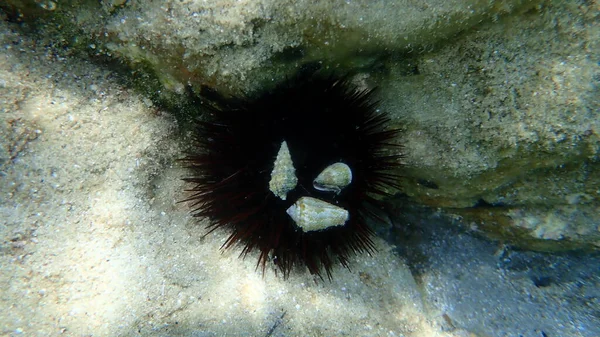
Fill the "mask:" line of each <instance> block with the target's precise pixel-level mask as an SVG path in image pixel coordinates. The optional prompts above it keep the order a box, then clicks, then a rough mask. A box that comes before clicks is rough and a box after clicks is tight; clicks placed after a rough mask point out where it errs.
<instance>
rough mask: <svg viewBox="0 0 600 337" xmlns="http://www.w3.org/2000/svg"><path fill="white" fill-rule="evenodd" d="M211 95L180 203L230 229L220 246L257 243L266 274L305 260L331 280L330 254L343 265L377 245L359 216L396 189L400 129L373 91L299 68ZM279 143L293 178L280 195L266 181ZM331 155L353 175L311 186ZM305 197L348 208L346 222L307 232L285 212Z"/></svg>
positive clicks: (284, 270) (286, 269)
mask: <svg viewBox="0 0 600 337" xmlns="http://www.w3.org/2000/svg"><path fill="white" fill-rule="evenodd" d="M212 96H213V97H212V98H211V99H210V102H209V104H207V105H208V106H209V108H208V115H209V116H208V117H206V118H204V119H203V120H201V121H198V123H197V127H196V129H195V142H196V144H195V151H197V152H195V153H191V154H189V155H188V156H187V157H186V158H184V161H185V162H186V163H187V164H188V165H187V166H188V167H189V168H190V169H191V177H189V178H185V181H187V182H189V183H191V184H192V187H191V188H190V189H189V190H188V191H190V192H191V195H190V197H189V198H188V199H187V200H186V201H189V202H191V207H192V209H193V210H192V214H193V215H194V216H197V217H208V218H209V219H210V220H211V224H210V226H209V230H210V231H212V230H215V229H217V228H225V229H227V230H229V231H230V232H231V235H230V236H229V238H228V239H227V241H226V243H225V244H224V248H229V247H231V246H232V245H234V244H236V243H240V244H242V245H243V247H244V248H243V250H242V256H245V255H247V254H248V253H250V252H252V251H254V250H258V251H260V256H259V258H258V265H262V268H263V272H264V268H265V265H266V263H267V261H272V262H273V263H274V264H275V265H276V266H277V267H278V268H279V269H280V270H281V271H282V273H283V274H284V277H287V276H288V275H289V273H290V271H291V270H292V268H294V267H295V266H302V265H305V266H306V267H307V268H308V270H309V271H310V273H311V274H316V275H318V276H321V272H322V271H323V270H324V271H325V272H326V273H327V276H328V277H329V278H330V279H331V269H332V265H333V264H334V261H335V260H336V259H337V260H338V261H339V262H340V263H341V264H342V265H344V266H346V267H347V266H348V258H349V256H351V255H352V254H355V253H362V252H372V251H373V250H374V245H373V242H372V240H371V236H372V235H373V232H372V230H371V229H370V228H369V227H368V225H367V223H366V218H367V217H376V216H377V215H376V213H375V212H374V211H373V210H374V207H376V206H377V203H378V201H377V195H379V196H383V197H385V196H388V192H386V191H387V190H389V189H390V188H398V186H397V181H398V178H399V177H398V175H397V174H396V173H394V172H393V171H394V169H397V168H398V166H399V165H400V164H399V159H400V158H401V154H400V153H399V151H400V147H399V146H398V145H396V144H394V138H395V137H396V136H397V134H398V132H399V131H398V130H397V129H389V130H388V129H386V124H387V123H388V122H389V120H390V119H389V117H388V116H387V115H386V114H384V113H382V112H379V111H378V110H377V109H376V105H377V104H376V103H375V102H373V101H372V99H371V96H372V91H371V90H363V91H360V90H357V89H356V88H355V87H353V86H352V85H351V84H350V83H349V82H348V81H347V80H346V79H340V78H335V77H333V76H328V77H327V76H320V75H315V74H312V73H311V74H306V73H304V74H301V75H298V76H296V77H295V78H293V79H290V80H287V81H285V82H284V83H282V84H280V85H279V86H277V87H276V88H275V89H273V90H269V91H268V92H266V93H263V94H262V95H259V96H257V97H253V98H223V97H218V96H216V95H212ZM284 142H285V144H287V148H286V152H287V150H289V155H291V160H292V161H293V166H294V168H295V177H296V178H294V179H297V184H296V183H295V181H294V184H293V187H292V188H291V190H290V191H289V192H287V191H286V192H287V195H286V196H287V198H286V196H285V195H284V196H283V197H278V196H277V195H276V193H274V192H272V189H270V182H271V180H272V179H271V175H272V173H273V169H274V165H275V164H274V163H275V159H276V158H277V157H278V156H277V155H278V153H279V152H280V151H281V150H282V148H283V147H284V146H283V144H284ZM288 157H289V156H288ZM337 162H341V163H345V164H346V165H347V166H348V167H349V168H350V169H351V170H352V171H351V172H352V182H351V183H350V184H349V185H348V186H347V187H345V188H343V190H341V191H337V192H339V193H334V192H331V191H327V190H322V189H317V188H315V187H314V186H313V180H314V179H315V177H317V176H318V175H319V173H320V172H322V171H323V169H324V168H326V167H327V166H328V165H330V164H333V163H337ZM292 171H293V170H292ZM292 174H293V172H292ZM302 197H311V198H315V199H319V200H320V201H324V202H326V203H327V204H328V205H331V207H335V208H336V209H342V210H347V212H348V213H347V215H348V216H347V218H346V220H347V221H345V222H342V223H340V224H338V225H336V226H331V227H328V226H324V227H327V228H324V229H320V230H310V231H307V230H304V229H303V228H301V227H299V226H298V225H297V224H296V222H295V221H294V220H293V219H292V218H291V216H290V215H288V212H289V208H290V206H292V205H294V203H296V202H297V201H298V200H299V199H300V198H302ZM311 198H308V199H311ZM284 199H285V200H284ZM286 210H288V212H286Z"/></svg>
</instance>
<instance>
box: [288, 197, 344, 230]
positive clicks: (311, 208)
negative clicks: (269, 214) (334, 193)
mask: <svg viewBox="0 0 600 337" xmlns="http://www.w3.org/2000/svg"><path fill="white" fill-rule="evenodd" d="M286 212H287V214H289V216H290V217H291V218H292V219H293V220H294V221H295V222H296V225H298V227H300V228H302V230H303V231H305V232H310V231H318V230H323V229H327V228H330V227H334V226H341V225H343V224H345V223H346V221H348V218H349V217H350V215H349V213H348V211H347V210H345V209H343V208H341V207H338V206H335V205H332V204H330V203H328V202H325V201H322V200H319V199H315V198H311V197H302V198H300V199H298V200H297V201H296V203H295V204H293V205H292V206H290V208H288V209H287V211H286Z"/></svg>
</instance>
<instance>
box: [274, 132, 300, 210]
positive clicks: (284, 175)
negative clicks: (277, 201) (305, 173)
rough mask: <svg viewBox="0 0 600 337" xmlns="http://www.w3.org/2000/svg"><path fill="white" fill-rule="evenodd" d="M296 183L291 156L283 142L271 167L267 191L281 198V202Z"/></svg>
mask: <svg viewBox="0 0 600 337" xmlns="http://www.w3.org/2000/svg"><path fill="white" fill-rule="evenodd" d="M297 183H298V178H296V169H295V168H294V163H293V162H292V155H291V154H290V150H289V149H288V146H287V143H286V142H285V141H283V142H282V143H281V147H280V148H279V152H278V153H277V158H276V159H275V164H274V165H273V171H272V172H271V181H269V190H270V191H271V192H273V194H275V195H276V196H278V197H279V198H281V200H285V199H286V198H287V194H288V192H289V191H291V190H293V189H294V188H296V184H297Z"/></svg>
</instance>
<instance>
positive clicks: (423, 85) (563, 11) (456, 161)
mask: <svg viewBox="0 0 600 337" xmlns="http://www.w3.org/2000/svg"><path fill="white" fill-rule="evenodd" d="M599 22H600V5H599V4H598V2H594V1H591V2H590V1H587V2H576V3H572V2H559V1H549V2H545V3H544V5H543V6H541V7H539V8H536V9H533V10H531V11H529V12H526V13H523V14H521V15H515V16H511V17H507V18H504V19H502V20H500V21H498V22H495V23H493V24H487V25H484V26H481V27H479V29H478V30H477V31H476V32H470V33H468V34H464V35H463V36H462V37H461V38H460V39H458V40H456V41H452V42H451V43H449V44H448V45H447V46H445V47H443V48H441V49H439V50H437V51H435V52H433V53H429V54H425V55H416V56H415V57H414V58H413V59H412V60H411V61H409V62H407V60H401V61H400V62H397V63H395V64H392V65H390V66H389V68H390V69H391V72H390V73H389V74H386V76H385V78H386V79H383V80H381V81H380V82H379V84H380V87H381V91H382V96H383V100H382V101H383V104H384V108H385V109H386V110H388V111H391V112H393V113H394V114H395V115H396V117H397V118H398V119H397V121H398V123H399V124H401V125H405V128H406V130H407V131H406V133H405V134H404V137H403V142H404V144H406V152H407V159H406V162H407V165H408V166H409V167H408V170H407V172H406V175H407V176H408V179H407V180H406V181H405V184H404V185H405V192H406V193H407V194H408V195H410V196H411V197H413V198H414V199H416V200H418V201H420V202H422V203H425V204H428V205H432V206H436V207H442V208H445V209H448V210H449V211H450V212H451V213H455V214H458V215H461V216H464V217H465V218H466V220H467V222H468V221H473V225H474V226H479V227H480V228H481V229H483V230H485V231H488V232H491V233H493V234H494V235H496V236H497V237H500V238H511V239H514V241H513V242H519V243H520V244H522V245H523V246H525V247H528V248H536V249H550V250H552V249H564V248H573V247H588V248H592V247H600V193H599V187H600V163H599V160H600V156H599V153H600V152H599V151H600V63H599V59H598V55H600V38H599V37H600V24H599Z"/></svg>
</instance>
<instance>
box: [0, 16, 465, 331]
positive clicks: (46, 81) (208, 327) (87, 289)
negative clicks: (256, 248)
mask: <svg viewBox="0 0 600 337" xmlns="http://www.w3.org/2000/svg"><path fill="white" fill-rule="evenodd" d="M1 30H2V34H0V39H1V42H2V44H1V48H2V53H1V54H0V104H1V107H2V115H1V118H2V119H1V124H0V125H1V128H2V129H0V132H1V133H0V135H1V139H0V142H1V145H2V152H1V153H0V155H1V158H2V162H1V163H0V164H1V171H0V235H1V237H2V241H1V246H0V270H1V273H0V289H1V290H0V335H8V336H12V335H15V336H16V335H24V336H51V335H60V334H63V335H68V336H118V335H124V336H135V335H142V336H176V335H181V336H226V335H228V336H239V335H245V336H267V335H272V336H333V335H337V336H340V335H347V336H467V335H468V334H467V333H466V332H463V331H460V330H453V331H452V332H443V331H442V328H441V325H440V324H439V322H436V320H435V319H434V320H431V319H429V318H428V317H427V316H426V314H425V313H424V306H423V303H422V300H421V296H420V294H419V292H418V290H417V288H416V285H415V282H414V280H413V278H412V276H411V274H410V271H409V270H408V268H407V267H406V265H405V264H404V263H403V262H402V259H401V258H399V257H398V256H396V255H395V254H394V253H393V249H392V247H391V246H389V245H388V244H387V243H385V242H384V241H383V240H381V239H377V240H376V244H377V246H378V249H379V252H378V253H376V254H375V255H374V256H368V255H364V256H359V257H357V258H356V259H353V260H352V261H351V264H350V267H351V269H352V270H351V271H348V270H346V269H344V268H341V267H338V268H335V269H334V271H333V274H334V280H333V281H332V282H328V281H325V282H315V281H314V279H313V278H312V277H311V276H309V275H308V274H307V273H306V272H304V271H299V272H294V273H292V276H291V277H290V278H289V279H288V280H283V279H282V278H281V277H278V276H276V275H275V273H274V272H273V271H272V270H271V269H270V268H267V271H266V273H265V275H264V276H263V275H262V272H261V271H260V270H256V268H255V263H256V256H254V254H251V255H252V256H248V257H247V258H246V259H240V258H238V254H239V253H240V250H239V249H232V250H230V251H226V252H222V251H221V250H220V247H221V245H222V244H223V242H224V240H225V239H226V236H227V233H224V232H220V231H217V232H215V233H213V234H211V235H209V236H207V237H203V234H204V233H205V229H204V226H203V223H202V221H201V220H198V219H193V218H191V217H190V216H189V214H188V208H187V207H186V206H185V205H184V204H180V203H177V201H178V200H180V199H181V198H182V197H183V195H182V193H181V191H182V189H183V188H184V186H183V183H182V182H181V181H180V178H181V177H182V176H184V175H185V171H184V170H183V169H182V168H181V167H178V166H177V164H176V161H175V160H176V159H177V158H179V157H181V156H182V148H183V146H182V144H183V143H182V140H181V139H185V137H182V136H181V135H178V133H177V132H178V128H177V124H176V121H175V120H174V118H172V117H171V116H169V115H165V114H164V113H163V112H161V111H159V110H157V109H156V108H154V107H153V106H152V105H151V104H150V103H149V102H147V101H145V100H144V99H143V98H141V97H139V96H137V95H136V94H135V93H134V92H132V91H131V90H129V89H126V88H123V87H122V86H121V85H120V84H118V83H117V82H116V81H115V80H114V78H113V74H111V72H110V71H109V70H106V69H101V68H99V67H97V66H95V65H92V64H89V63H85V62H83V61H80V60H77V59H71V58H60V57H58V56H56V55H54V54H53V53H52V49H50V48H45V47H44V46H41V45H38V44H36V43H35V42H34V41H31V40H28V39H27V38H24V37H22V36H20V35H19V34H18V33H16V32H15V31H11V28H10V27H9V26H7V25H6V24H5V23H2V26H1Z"/></svg>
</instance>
